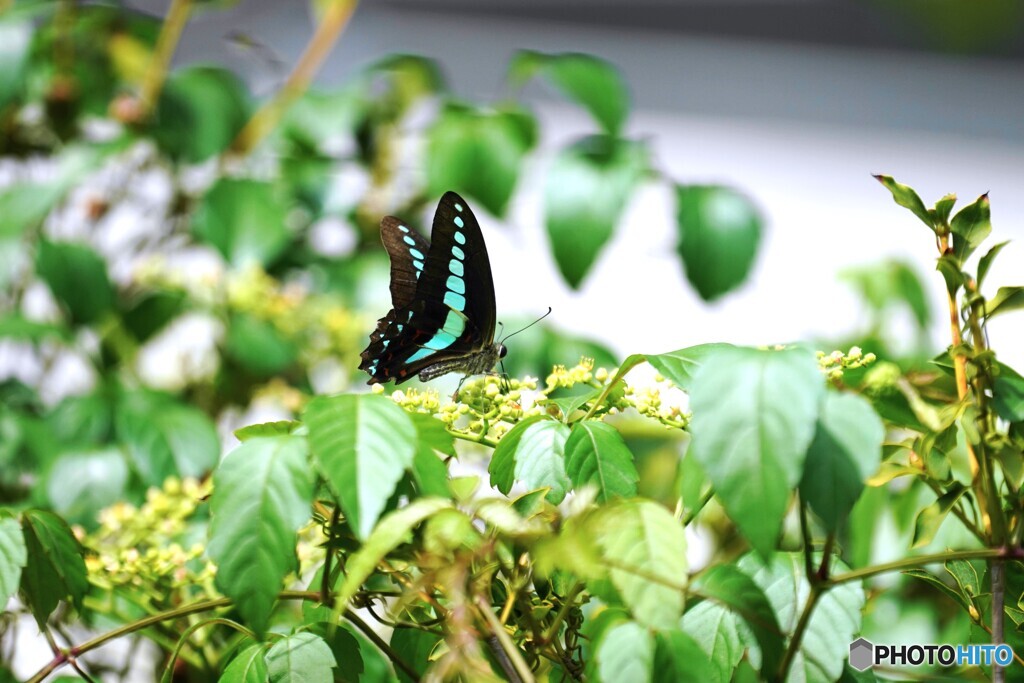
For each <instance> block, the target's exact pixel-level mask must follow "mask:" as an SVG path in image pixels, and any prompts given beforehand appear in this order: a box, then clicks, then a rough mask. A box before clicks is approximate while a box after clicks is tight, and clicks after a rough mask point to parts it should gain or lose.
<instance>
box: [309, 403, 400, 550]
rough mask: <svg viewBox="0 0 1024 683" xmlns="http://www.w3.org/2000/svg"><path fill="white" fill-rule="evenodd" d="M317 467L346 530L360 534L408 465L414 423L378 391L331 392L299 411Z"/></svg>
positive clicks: (365, 531) (366, 531)
mask: <svg viewBox="0 0 1024 683" xmlns="http://www.w3.org/2000/svg"><path fill="white" fill-rule="evenodd" d="M302 419H303V422H305V423H306V426H307V427H309V444H310V448H311V449H312V451H313V458H314V460H315V462H316V464H317V467H318V469H319V470H320V472H321V473H322V474H323V475H324V477H325V478H326V480H327V483H328V485H329V486H330V488H331V490H332V491H333V492H334V493H335V495H337V497H338V500H339V502H340V503H341V509H342V510H343V511H344V512H345V517H346V518H347V520H348V523H349V525H350V526H351V527H352V530H353V531H354V532H355V533H356V535H357V536H358V537H359V538H366V537H367V536H369V534H370V531H371V530H372V529H373V526H374V524H376V523H377V519H378V518H379V517H380V514H381V512H383V511H384V506H385V504H386V503H387V501H388V499H389V498H390V497H391V494H393V493H394V491H395V486H397V484H398V481H399V480H400V479H401V478H402V475H403V474H404V473H405V471H406V470H407V469H409V468H410V467H412V466H413V461H414V459H415V455H416V444H417V440H416V427H415V425H414V424H413V422H412V419H411V418H410V417H409V415H408V414H407V413H406V412H405V411H404V410H402V409H401V408H399V407H398V406H397V405H395V403H394V402H393V401H392V400H391V399H389V398H386V397H384V396H377V395H362V396H345V395H343V396H332V397H318V398H315V399H313V400H312V401H310V403H309V405H307V406H306V410H305V412H304V413H303V418H302Z"/></svg>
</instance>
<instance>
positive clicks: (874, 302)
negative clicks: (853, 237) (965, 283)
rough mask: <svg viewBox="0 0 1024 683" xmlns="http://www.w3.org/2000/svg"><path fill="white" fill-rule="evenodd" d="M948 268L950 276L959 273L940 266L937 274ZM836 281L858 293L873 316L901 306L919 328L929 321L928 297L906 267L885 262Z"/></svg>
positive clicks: (846, 272) (849, 272) (845, 273)
mask: <svg viewBox="0 0 1024 683" xmlns="http://www.w3.org/2000/svg"><path fill="white" fill-rule="evenodd" d="M940 264H941V259H940ZM948 265H953V268H952V271H953V272H959V270H958V269H957V268H956V266H955V264H946V265H940V266H939V270H940V271H941V270H943V268H946V267H947V266H948ZM840 277H841V278H842V279H844V280H846V281H848V282H850V283H851V284H852V285H853V286H854V287H855V288H856V289H857V290H858V292H859V293H860V295H861V296H862V297H863V298H864V300H865V302H866V303H867V304H868V305H869V306H870V307H871V309H873V311H874V312H876V313H882V312H884V311H885V310H886V309H887V308H888V307H889V306H890V305H894V304H895V305H903V306H906V307H907V308H908V309H909V310H910V312H911V314H913V316H914V319H915V320H916V321H917V324H918V327H919V328H922V329H924V328H926V327H927V326H928V324H929V321H930V319H931V310H930V308H929V305H928V295H927V294H926V293H925V290H924V286H923V285H922V284H921V279H920V278H919V277H918V276H917V273H916V272H915V270H914V269H913V268H912V267H911V266H910V265H908V264H907V263H904V262H903V261H898V260H893V259H889V260H886V261H883V262H882V263H876V264H872V265H869V266H863V267H858V268H848V269H845V270H843V271H842V273H840Z"/></svg>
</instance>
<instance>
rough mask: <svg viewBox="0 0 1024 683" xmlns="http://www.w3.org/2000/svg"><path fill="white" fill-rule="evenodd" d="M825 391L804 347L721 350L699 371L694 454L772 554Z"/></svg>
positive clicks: (742, 524)
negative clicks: (800, 348) (766, 349)
mask: <svg viewBox="0 0 1024 683" xmlns="http://www.w3.org/2000/svg"><path fill="white" fill-rule="evenodd" d="M823 392H824V383H823V381H822V378H821V373H820V372H819V371H818V364H817V363H816V362H815V360H814V358H813V357H812V356H811V355H810V354H809V353H807V352H805V351H802V350H799V349H787V350H784V351H759V350H755V349H745V348H733V349H721V350H719V351H717V352H716V353H715V354H714V355H713V356H711V357H709V358H708V359H707V360H706V362H705V365H704V367H702V368H701V369H700V370H699V371H698V372H697V374H696V375H695V376H694V378H693V382H692V384H691V388H690V408H691V410H693V418H692V420H691V423H690V433H691V435H692V438H693V441H692V443H691V445H690V449H691V453H692V455H693V456H694V457H696V458H697V461H698V462H699V463H700V465H701V467H703V468H704V471H705V472H707V474H708V477H709V478H710V479H711V481H712V483H713V484H714V485H715V492H716V494H717V496H718V497H719V499H720V500H721V501H722V504H723V505H724V506H725V509H726V511H727V512H728V513H729V516H730V517H731V518H732V519H733V520H734V521H735V522H736V524H737V526H739V528H740V530H741V531H742V532H743V534H744V535H745V536H746V537H747V539H748V540H749V541H750V543H751V545H753V546H754V547H755V548H756V549H757V550H758V552H760V553H761V554H762V555H763V556H765V557H767V556H768V555H769V554H770V553H771V551H772V550H773V549H774V548H775V544H776V541H777V539H778V536H779V531H780V529H781V527H782V519H783V517H784V516H785V514H786V509H787V507H788V505H789V498H790V492H791V491H792V490H793V489H794V488H795V487H796V485H797V483H798V482H799V481H800V477H801V475H802V473H803V464H804V459H805V457H806V455H807V447H808V446H809V445H810V443H811V439H812V438H813V437H814V432H815V428H816V425H817V419H818V406H819V402H820V400H821V396H822V393H823Z"/></svg>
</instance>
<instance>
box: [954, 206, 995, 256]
mask: <svg viewBox="0 0 1024 683" xmlns="http://www.w3.org/2000/svg"><path fill="white" fill-rule="evenodd" d="M949 227H950V229H951V230H952V232H953V253H954V254H955V255H956V257H957V258H958V259H960V263H963V262H964V261H966V260H967V259H968V257H969V256H970V255H971V254H972V253H974V250H975V249H977V248H978V247H979V246H980V245H981V243H982V242H984V241H985V238H986V237H988V235H989V233H991V232H992V214H991V208H990V205H989V201H988V194H987V193H986V194H983V195H981V196H980V197H978V199H977V200H975V202H974V203H973V204H968V205H967V206H965V207H964V208H962V209H960V211H958V212H957V214H956V215H955V216H953V220H952V221H951V222H950V224H949Z"/></svg>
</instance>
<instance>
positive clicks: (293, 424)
mask: <svg viewBox="0 0 1024 683" xmlns="http://www.w3.org/2000/svg"><path fill="white" fill-rule="evenodd" d="M301 424H302V423H301V422H298V421H296V420H277V421H276V422H262V423H260V424H254V425H249V426H247V427H241V428H239V429H236V430H235V431H234V432H233V434H234V435H235V438H236V439H238V440H239V441H248V440H249V439H254V438H256V437H260V436H288V435H289V434H291V433H292V432H293V431H295V429H296V428H297V427H299V426H300V425H301Z"/></svg>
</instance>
